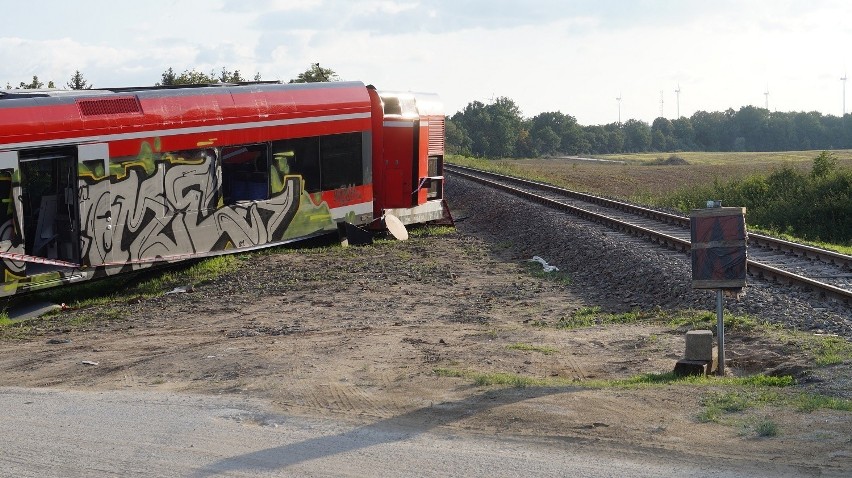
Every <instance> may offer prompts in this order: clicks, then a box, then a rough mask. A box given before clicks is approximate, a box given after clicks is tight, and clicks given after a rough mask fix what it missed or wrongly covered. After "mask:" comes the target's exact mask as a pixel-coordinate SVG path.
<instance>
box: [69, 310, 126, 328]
mask: <svg viewBox="0 0 852 478" xmlns="http://www.w3.org/2000/svg"><path fill="white" fill-rule="evenodd" d="M122 319H124V316H123V315H122V314H121V312H120V311H119V310H117V309H105V310H99V311H95V312H91V313H79V314H77V315H75V316H74V317H73V318H71V319H70V320H69V321H68V322H67V323H68V325H70V326H71V327H83V326H86V325H90V324H96V323H99V322H109V321H113V320H122Z"/></svg>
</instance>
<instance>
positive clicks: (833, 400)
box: [790, 393, 852, 412]
mask: <svg viewBox="0 0 852 478" xmlns="http://www.w3.org/2000/svg"><path fill="white" fill-rule="evenodd" d="M790 403H791V404H792V405H793V406H794V407H796V409H797V410H799V411H800V412H813V411H816V410H819V409H822V408H825V409H828V410H839V411H843V412H852V400H849V399H845V398H837V397H829V396H826V395H819V394H815V393H802V394H799V395H797V396H796V397H794V398H793V399H792V400H791V401H790Z"/></svg>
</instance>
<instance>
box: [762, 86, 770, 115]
mask: <svg viewBox="0 0 852 478" xmlns="http://www.w3.org/2000/svg"><path fill="white" fill-rule="evenodd" d="M763 96H765V97H766V111H769V85H766V91H765V92H764V93H763Z"/></svg>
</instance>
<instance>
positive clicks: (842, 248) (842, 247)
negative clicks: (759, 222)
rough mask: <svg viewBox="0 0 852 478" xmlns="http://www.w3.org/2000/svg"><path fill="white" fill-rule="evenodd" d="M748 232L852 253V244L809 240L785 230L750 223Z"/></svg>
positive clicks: (842, 252)
mask: <svg viewBox="0 0 852 478" xmlns="http://www.w3.org/2000/svg"><path fill="white" fill-rule="evenodd" d="M748 232H749V233H752V232H756V233H758V234H763V235H764V236H770V237H774V238H777V239H784V240H785V241H790V242H796V243H799V244H807V245H809V246H813V247H818V248H820V249H828V250H829V251H834V252H839V253H841V254H846V255H847V256H849V255H852V245H845V244H832V243H830V242H821V241H809V240H806V239H802V238H801V237H796V236H792V235H790V234H785V233H783V232H780V231H777V230H775V229H769V228H762V227H759V226H754V225H751V224H750V225H749V226H748Z"/></svg>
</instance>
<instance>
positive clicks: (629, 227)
mask: <svg viewBox="0 0 852 478" xmlns="http://www.w3.org/2000/svg"><path fill="white" fill-rule="evenodd" d="M444 170H445V171H447V172H449V173H451V174H457V175H459V176H461V177H464V178H466V179H469V180H472V181H476V182H478V183H481V184H484V185H486V186H489V187H492V188H495V189H500V190H502V191H505V192H508V193H510V194H513V195H515V196H518V197H521V198H524V199H528V200H532V201H535V202H537V203H540V204H543V205H545V206H547V207H550V208H553V209H557V210H562V211H567V212H570V213H572V214H574V215H577V216H579V217H581V218H583V219H587V220H589V221H592V222H597V223H600V224H603V225H605V226H607V227H610V228H612V229H616V230H620V231H624V232H629V233H631V234H635V235H637V236H640V237H644V238H646V239H648V240H650V241H651V242H655V243H657V244H660V245H663V246H666V247H670V248H672V249H676V250H679V251H682V252H688V251H689V250H690V249H691V243H690V241H687V240H684V239H681V238H678V237H674V236H672V235H669V234H665V233H662V232H659V231H654V230H652V229H648V228H646V227H642V226H637V225H634V224H630V223H627V222H624V221H621V220H619V219H616V218H612V217H609V216H605V215H603V214H599V213H596V212H593V211H588V210H586V209H583V208H580V207H577V206H572V205H570V204H565V203H562V202H559V201H556V200H554V199H550V198H546V197H544V196H541V195H538V194H534V193H530V192H528V191H524V190H522V189H518V188H515V187H512V186H509V185H508V184H504V183H501V182H498V181H493V180H490V179H486V178H485V177H483V176H487V177H491V178H495V179H498V180H500V181H505V182H510V183H514V184H522V185H527V186H533V187H536V188H541V189H544V190H546V191H550V192H555V193H558V194H561V195H564V196H567V197H571V198H572V199H578V200H582V201H586V202H590V203H593V204H598V205H601V206H606V207H609V208H612V209H618V210H621V211H624V212H630V213H633V214H636V215H641V216H645V217H649V218H651V219H656V220H659V221H662V222H667V223H670V224H677V225H684V223H685V226H684V227H686V228H688V227H689V218H688V217H685V216H679V215H676V214H671V213H666V212H661V211H655V210H653V209H648V208H644V207H641V206H635V205H632V204H627V203H624V202H620V201H615V200H612V199H607V198H601V197H598V196H593V195H591V194H585V193H579V192H576V191H570V190H567V189H564V188H560V187H557V186H553V185H550V184H545V183H541V182H538V181H529V180H525V179H519V178H514V177H511V176H505V175H502V174H497V173H492V172H488V171H481V170H478V169H474V168H468V167H464V166H457V165H449V164H445V165H444ZM752 236H757V237H756V238H755V241H756V243H758V244H760V243H768V244H770V245H772V247H775V248H778V249H780V250H788V251H791V252H794V253H797V254H801V255H807V256H809V257H815V258H816V257H824V258H823V259H821V260H823V261H826V262H832V263H835V264H838V265H840V266H841V267H845V268H849V267H850V265H849V264H850V263H852V257H850V256H846V255H844V254H838V253H834V252H832V251H823V250H822V249H818V248H814V247H811V246H804V245H802V244H795V243H792V242H789V241H783V240H780V239H775V238H769V237H767V236H763V235H759V234H751V233H749V242H752V240H751V239H752ZM776 244H778V245H777V246H776ZM794 246H798V247H797V248H796V247H794ZM818 252H819V253H823V252H824V253H827V254H818ZM747 270H748V273H749V274H751V275H753V276H757V277H761V278H765V279H772V280H775V281H776V282H781V281H784V282H787V283H790V284H795V285H798V286H800V287H804V288H806V289H814V290H816V291H817V292H818V293H819V294H820V295H822V296H824V297H827V298H832V299H837V300H841V301H844V302H847V303H852V291H850V290H846V289H842V288H840V287H836V286H833V285H831V284H826V283H823V282H820V281H817V280H814V279H811V278H809V277H805V276H802V275H799V274H794V273H792V272H789V271H785V270H783V269H779V268H777V267H773V266H770V265H767V264H763V263H760V262H757V261H754V260H752V259H748V260H747Z"/></svg>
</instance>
